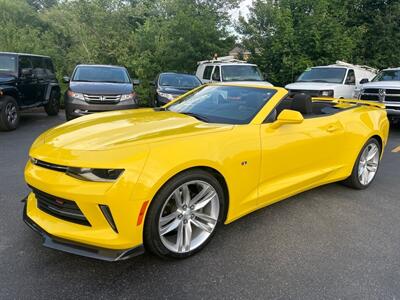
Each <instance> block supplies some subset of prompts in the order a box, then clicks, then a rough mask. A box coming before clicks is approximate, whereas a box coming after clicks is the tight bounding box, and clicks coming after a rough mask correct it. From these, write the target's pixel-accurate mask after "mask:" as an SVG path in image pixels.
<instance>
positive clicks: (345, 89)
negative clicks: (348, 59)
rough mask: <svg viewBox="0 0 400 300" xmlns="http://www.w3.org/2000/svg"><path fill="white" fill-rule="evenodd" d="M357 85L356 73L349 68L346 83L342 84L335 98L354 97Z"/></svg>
mask: <svg viewBox="0 0 400 300" xmlns="http://www.w3.org/2000/svg"><path fill="white" fill-rule="evenodd" d="M355 87H356V74H355V72H354V70H353V69H348V70H347V74H346V79H345V80H344V85H341V87H340V89H339V91H338V93H337V94H335V98H347V99H350V98H353V94H354V89H355Z"/></svg>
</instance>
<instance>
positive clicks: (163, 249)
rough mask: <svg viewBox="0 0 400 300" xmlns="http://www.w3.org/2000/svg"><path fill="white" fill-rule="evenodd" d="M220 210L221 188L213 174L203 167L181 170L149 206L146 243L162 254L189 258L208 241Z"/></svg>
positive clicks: (149, 248)
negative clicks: (203, 169)
mask: <svg viewBox="0 0 400 300" xmlns="http://www.w3.org/2000/svg"><path fill="white" fill-rule="evenodd" d="M223 211H224V193H223V189H222V187H221V185H220V183H219V182H218V180H217V179H216V178H215V177H214V176H212V175H210V174H209V173H207V172H205V171H202V170H191V171H187V172H184V173H181V174H179V175H177V176H176V177H174V178H173V179H171V180H170V181H169V182H168V183H167V184H166V185H165V186H164V187H163V188H162V189H161V190H160V191H159V192H158V193H157V195H156V197H155V198H154V199H153V202H152V204H151V205H150V208H149V211H148V213H147V217H146V222H145V229H144V241H145V246H146V248H147V249H148V250H150V251H151V252H153V253H154V254H156V255H158V256H161V257H172V258H185V257H188V256H190V255H192V254H194V253H196V252H198V251H200V250H201V249H202V248H203V247H204V246H205V245H206V244H207V243H208V242H209V241H210V239H211V238H212V236H213V235H214V233H215V229H216V227H217V224H218V222H219V221H221V216H222V215H223Z"/></svg>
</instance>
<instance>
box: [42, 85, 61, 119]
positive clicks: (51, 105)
mask: <svg viewBox="0 0 400 300" xmlns="http://www.w3.org/2000/svg"><path fill="white" fill-rule="evenodd" d="M57 96H58V93H57V91H56V90H52V91H51V93H50V97H49V102H48V103H47V104H46V105H45V107H44V108H45V110H46V113H47V114H48V115H49V116H56V115H58V113H59V111H60V99H59V97H57Z"/></svg>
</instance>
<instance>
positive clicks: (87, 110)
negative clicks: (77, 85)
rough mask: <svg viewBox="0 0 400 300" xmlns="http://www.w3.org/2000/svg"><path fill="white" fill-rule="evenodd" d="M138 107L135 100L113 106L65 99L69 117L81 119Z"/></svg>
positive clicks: (69, 98)
mask: <svg viewBox="0 0 400 300" xmlns="http://www.w3.org/2000/svg"><path fill="white" fill-rule="evenodd" d="M138 107H139V105H138V104H137V101H136V100H135V99H133V100H128V101H121V102H117V103H113V104H93V103H88V102H86V101H82V100H79V99H75V98H71V97H66V98H65V110H66V112H67V113H68V115H69V116H72V117H80V116H84V115H88V114H92V113H97V112H105V111H114V110H125V109H133V108H138Z"/></svg>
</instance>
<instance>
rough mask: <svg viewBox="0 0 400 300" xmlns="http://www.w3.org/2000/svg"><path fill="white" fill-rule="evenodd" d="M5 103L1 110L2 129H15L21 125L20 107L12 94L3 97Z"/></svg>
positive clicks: (0, 122) (0, 123)
mask: <svg viewBox="0 0 400 300" xmlns="http://www.w3.org/2000/svg"><path fill="white" fill-rule="evenodd" d="M2 102H3V105H2V108H1V111H0V130H2V131H10V130H14V129H16V128H17V127H18V125H19V118H20V114H19V109H18V104H17V101H15V99H14V98H12V97H10V96H5V97H4V98H3V101H2Z"/></svg>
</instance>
